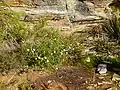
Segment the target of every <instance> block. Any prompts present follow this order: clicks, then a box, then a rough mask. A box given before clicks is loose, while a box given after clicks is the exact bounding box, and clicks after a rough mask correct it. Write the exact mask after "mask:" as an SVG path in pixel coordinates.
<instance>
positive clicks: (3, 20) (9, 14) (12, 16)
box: [0, 3, 27, 43]
mask: <svg viewBox="0 0 120 90" xmlns="http://www.w3.org/2000/svg"><path fill="white" fill-rule="evenodd" d="M1 4H2V5H1V6H0V42H3V40H12V41H14V42H15V41H16V42H17V43H20V42H21V41H22V40H24V39H25V38H26V35H27V31H26V30H27V29H26V24H25V23H24V22H22V21H20V17H21V15H23V13H16V12H14V11H12V10H10V8H8V7H7V6H6V4H4V3H1Z"/></svg>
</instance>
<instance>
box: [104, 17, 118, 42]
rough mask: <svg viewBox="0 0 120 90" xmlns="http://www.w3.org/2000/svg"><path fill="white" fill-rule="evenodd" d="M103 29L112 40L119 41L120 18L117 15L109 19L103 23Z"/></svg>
mask: <svg viewBox="0 0 120 90" xmlns="http://www.w3.org/2000/svg"><path fill="white" fill-rule="evenodd" d="M103 30H104V31H105V32H106V33H107V35H108V37H109V38H110V39H112V40H116V41H118V42H119V40H120V19H119V18H117V17H116V16H114V17H112V18H111V19H108V20H106V21H105V22H104V24H103Z"/></svg>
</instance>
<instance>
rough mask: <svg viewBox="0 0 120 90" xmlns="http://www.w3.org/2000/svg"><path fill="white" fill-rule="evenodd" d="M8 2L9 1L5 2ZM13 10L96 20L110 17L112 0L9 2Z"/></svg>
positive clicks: (21, 0) (25, 0) (12, 0)
mask: <svg viewBox="0 0 120 90" xmlns="http://www.w3.org/2000/svg"><path fill="white" fill-rule="evenodd" d="M5 1H9V0H5ZM11 2H13V5H12V6H13V7H12V9H13V10H18V7H21V8H20V10H23V11H25V12H26V13H27V14H32V15H33V14H34V15H35V14H41V13H54V14H63V15H68V17H69V19H70V21H72V22H75V21H81V20H96V19H102V18H107V17H108V16H110V12H111V11H110V9H109V7H108V5H109V4H110V3H111V2H112V0H11Z"/></svg>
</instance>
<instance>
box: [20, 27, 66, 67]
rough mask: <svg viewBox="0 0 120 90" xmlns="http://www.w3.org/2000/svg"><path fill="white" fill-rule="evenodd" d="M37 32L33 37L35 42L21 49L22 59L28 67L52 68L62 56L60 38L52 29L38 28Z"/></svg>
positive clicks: (62, 48)
mask: <svg viewBox="0 0 120 90" xmlns="http://www.w3.org/2000/svg"><path fill="white" fill-rule="evenodd" d="M37 30H39V32H38V33H36V34H37V36H36V35H35V36H36V37H35V38H36V39H37V40H35V42H33V43H32V44H31V43H30V44H26V45H24V46H23V47H22V53H23V55H24V59H25V60H26V61H27V63H28V65H29V66H39V67H41V68H44V67H47V68H54V66H55V65H57V64H58V63H59V62H60V59H61V56H62V55H63V54H64V52H63V50H64V45H63V41H62V37H61V36H60V35H59V34H58V32H57V31H56V30H55V29H53V28H44V29H41V28H39V29H37Z"/></svg>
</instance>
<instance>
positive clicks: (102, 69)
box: [97, 64, 107, 74]
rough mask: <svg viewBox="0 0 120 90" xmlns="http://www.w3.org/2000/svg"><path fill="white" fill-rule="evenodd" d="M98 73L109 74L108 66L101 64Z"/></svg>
mask: <svg viewBox="0 0 120 90" xmlns="http://www.w3.org/2000/svg"><path fill="white" fill-rule="evenodd" d="M97 71H98V72H99V73H100V74H105V73H107V64H99V65H98V67H97Z"/></svg>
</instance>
